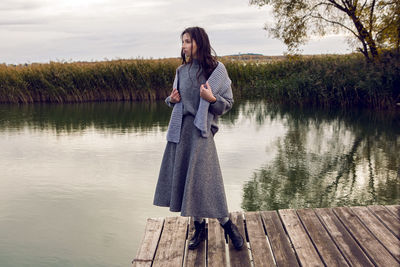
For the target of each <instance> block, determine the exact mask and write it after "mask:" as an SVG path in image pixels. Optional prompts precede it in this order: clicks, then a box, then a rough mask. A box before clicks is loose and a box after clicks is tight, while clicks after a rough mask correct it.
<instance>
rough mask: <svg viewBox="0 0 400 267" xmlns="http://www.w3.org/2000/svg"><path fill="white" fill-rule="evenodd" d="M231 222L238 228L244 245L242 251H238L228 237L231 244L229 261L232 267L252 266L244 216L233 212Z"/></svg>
mask: <svg viewBox="0 0 400 267" xmlns="http://www.w3.org/2000/svg"><path fill="white" fill-rule="evenodd" d="M231 220H232V222H233V223H234V224H236V226H237V227H238V229H239V231H240V233H241V235H242V236H243V239H244V244H243V247H242V249H241V250H236V249H235V247H234V246H233V245H232V242H231V240H230V239H229V237H228V244H229V259H230V264H231V266H232V267H236V266H238V267H245V266H249V267H250V266H251V263H250V255H249V250H248V248H247V245H246V235H245V230H244V223H243V215H242V213H241V212H232V213H231Z"/></svg>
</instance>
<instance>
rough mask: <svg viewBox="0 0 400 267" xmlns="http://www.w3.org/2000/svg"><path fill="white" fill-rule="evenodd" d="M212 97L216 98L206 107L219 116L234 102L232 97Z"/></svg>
mask: <svg viewBox="0 0 400 267" xmlns="http://www.w3.org/2000/svg"><path fill="white" fill-rule="evenodd" d="M214 97H215V98H216V99H217V100H216V101H215V102H213V103H212V102H210V107H209V109H208V110H209V111H210V112H211V113H213V114H215V115H218V116H221V115H223V114H225V113H226V112H228V111H229V110H230V109H231V108H232V105H233V102H234V101H233V99H232V98H223V97H222V96H220V95H214Z"/></svg>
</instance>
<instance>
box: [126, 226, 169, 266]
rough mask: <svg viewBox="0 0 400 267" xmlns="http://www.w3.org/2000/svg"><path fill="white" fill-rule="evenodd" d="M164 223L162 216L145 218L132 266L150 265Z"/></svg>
mask: <svg viewBox="0 0 400 267" xmlns="http://www.w3.org/2000/svg"><path fill="white" fill-rule="evenodd" d="M163 225H164V218H149V219H147V224H146V229H145V232H144V233H145V234H144V237H143V240H142V245H141V246H140V248H139V250H138V252H137V254H136V258H135V259H134V260H133V266H135V267H139V266H140V267H145V266H151V264H152V263H153V258H154V255H155V253H156V249H157V245H158V240H160V235H161V230H162V227H163Z"/></svg>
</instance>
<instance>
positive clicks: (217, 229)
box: [207, 219, 228, 267]
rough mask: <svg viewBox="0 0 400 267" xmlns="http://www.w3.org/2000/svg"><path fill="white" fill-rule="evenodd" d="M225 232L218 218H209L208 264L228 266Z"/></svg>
mask: <svg viewBox="0 0 400 267" xmlns="http://www.w3.org/2000/svg"><path fill="white" fill-rule="evenodd" d="M225 246H226V241H225V234H224V230H223V228H222V227H221V225H220V224H219V222H218V220H217V219H208V240H207V266H208V267H220V266H221V267H224V266H228V264H227V260H226V252H225Z"/></svg>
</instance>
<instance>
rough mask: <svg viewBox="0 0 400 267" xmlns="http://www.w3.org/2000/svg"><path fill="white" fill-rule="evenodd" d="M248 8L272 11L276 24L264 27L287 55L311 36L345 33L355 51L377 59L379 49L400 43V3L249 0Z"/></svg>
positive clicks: (398, 0)
mask: <svg viewBox="0 0 400 267" xmlns="http://www.w3.org/2000/svg"><path fill="white" fill-rule="evenodd" d="M250 4H251V5H258V6H264V5H269V6H272V8H273V15H274V17H275V19H276V21H275V25H274V26H272V27H270V26H269V25H267V24H266V25H265V26H264V29H265V30H267V31H269V32H270V33H271V34H272V36H274V37H275V38H278V39H281V40H283V42H284V43H285V44H286V45H287V46H288V50H289V52H294V51H296V50H298V48H299V46H300V45H301V44H304V43H305V42H306V41H307V40H308V37H309V36H310V35H319V36H323V35H325V34H326V33H330V32H333V33H339V32H345V33H348V34H349V35H350V36H351V37H352V38H351V40H355V41H356V42H353V44H356V43H358V44H359V45H360V46H359V47H358V50H359V51H360V52H361V53H362V54H363V55H364V56H365V58H366V59H367V60H368V61H370V60H378V59H379V53H380V51H381V50H382V49H388V48H389V49H393V48H394V49H397V51H399V44H400V0H361V1H358V0H353V1H351V0H250Z"/></svg>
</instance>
